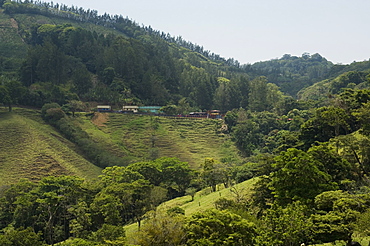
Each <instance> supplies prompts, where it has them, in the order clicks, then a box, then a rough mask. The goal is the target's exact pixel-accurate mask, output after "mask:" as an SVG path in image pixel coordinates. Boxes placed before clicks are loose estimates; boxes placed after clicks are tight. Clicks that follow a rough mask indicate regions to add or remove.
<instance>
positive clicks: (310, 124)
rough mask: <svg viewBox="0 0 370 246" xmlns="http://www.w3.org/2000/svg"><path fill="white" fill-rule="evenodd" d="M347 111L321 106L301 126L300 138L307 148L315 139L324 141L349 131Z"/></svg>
mask: <svg viewBox="0 0 370 246" xmlns="http://www.w3.org/2000/svg"><path fill="white" fill-rule="evenodd" d="M349 120H350V116H349V115H348V113H347V112H346V111H345V110H344V109H342V108H337V107H332V106H331V107H321V108H318V109H316V110H315V115H314V116H313V117H311V118H310V119H309V120H308V121H306V122H305V123H304V124H303V125H302V126H301V135H300V139H301V140H302V141H303V142H304V143H305V148H309V147H310V146H311V145H312V144H313V143H314V142H315V141H319V142H326V141H328V140H329V139H330V138H333V137H336V136H339V135H344V134H348V133H350V132H351V129H350V124H349Z"/></svg>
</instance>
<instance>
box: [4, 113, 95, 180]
mask: <svg viewBox="0 0 370 246" xmlns="http://www.w3.org/2000/svg"><path fill="white" fill-rule="evenodd" d="M32 118H34V119H32ZM35 119H38V120H39V121H37V120H35ZM0 138H1V141H0V186H2V185H9V184H12V183H15V182H17V181H18V180H19V179H20V178H28V179H30V180H34V181H36V180H39V179H41V178H42V177H45V176H49V175H56V176H57V175H77V176H79V177H83V178H86V179H90V180H91V179H95V178H97V176H98V175H100V173H101V169H100V168H98V167H96V166H94V165H93V164H91V163H90V162H88V161H87V160H86V159H84V158H83V157H82V156H81V155H80V154H79V153H77V152H76V151H75V150H76V149H78V148H77V147H76V146H75V145H74V144H73V143H71V142H70V141H68V140H66V139H65V138H63V136H61V135H60V134H59V133H58V132H57V131H56V130H55V129H54V128H53V127H51V126H49V125H47V124H45V123H42V120H41V118H40V116H39V115H38V113H37V111H32V110H27V109H17V108H15V109H14V112H11V113H9V112H6V111H5V110H2V109H0Z"/></svg>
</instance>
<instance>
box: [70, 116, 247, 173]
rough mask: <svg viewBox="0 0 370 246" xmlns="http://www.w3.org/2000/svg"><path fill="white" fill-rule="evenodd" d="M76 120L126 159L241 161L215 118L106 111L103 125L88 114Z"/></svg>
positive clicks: (195, 164)
mask: <svg viewBox="0 0 370 246" xmlns="http://www.w3.org/2000/svg"><path fill="white" fill-rule="evenodd" d="M76 121H78V122H79V124H80V126H81V127H82V128H83V129H84V130H85V131H86V132H88V133H89V134H90V136H91V137H92V138H93V139H95V141H97V142H99V143H103V144H104V146H106V148H107V149H108V150H110V151H112V152H114V153H115V154H116V155H119V156H121V157H124V158H126V159H127V161H128V163H130V162H135V161H143V160H151V159H155V158H158V157H163V156H167V157H177V158H179V159H180V160H181V161H186V162H188V163H189V165H190V166H191V167H193V168H195V169H197V168H199V166H200V165H201V164H202V163H203V162H204V159H205V158H208V157H210V158H214V159H216V160H218V161H225V162H226V161H227V162H233V163H237V162H241V158H240V156H238V154H237V153H238V150H237V149H236V147H235V146H234V145H233V144H232V143H231V140H230V139H229V137H228V136H227V135H225V134H223V133H220V132H219V129H220V127H221V124H222V122H220V121H219V120H210V119H189V118H171V119H170V118H165V117H157V116H148V115H133V114H108V121H107V122H106V123H105V124H104V126H97V125H94V124H93V123H92V121H91V116H84V115H82V114H81V115H80V116H79V117H78V118H77V119H76Z"/></svg>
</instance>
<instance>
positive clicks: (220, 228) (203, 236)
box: [185, 209, 256, 245]
mask: <svg viewBox="0 0 370 246" xmlns="http://www.w3.org/2000/svg"><path fill="white" fill-rule="evenodd" d="M185 229H186V231H187V232H188V240H187V245H254V241H255V235H256V231H255V226H254V224H253V223H252V222H249V221H247V220H245V219H243V218H241V217H240V216H239V215H236V214H233V213H231V212H228V211H218V210H215V209H210V210H206V211H204V212H202V213H196V214H193V215H192V216H191V218H190V219H189V220H188V222H187V224H186V226H185Z"/></svg>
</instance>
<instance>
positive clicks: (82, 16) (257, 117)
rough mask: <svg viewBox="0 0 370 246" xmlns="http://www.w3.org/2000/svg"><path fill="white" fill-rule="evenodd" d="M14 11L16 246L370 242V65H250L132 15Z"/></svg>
mask: <svg viewBox="0 0 370 246" xmlns="http://www.w3.org/2000/svg"><path fill="white" fill-rule="evenodd" d="M0 6H1V8H0V27H1V28H0V32H1V35H0V104H1V106H2V108H1V112H0V117H1V118H0V134H1V139H2V141H1V143H0V147H1V150H2V152H1V154H0V157H1V158H0V165H1V167H0V171H1V174H0V177H2V182H3V183H2V185H3V186H2V187H1V188H0V244H1V245H56V244H59V245H148V246H149V245H150V246H151V245H233V246H234V245H284V246H285V245H287V246H288V245H300V244H301V243H305V244H306V245H315V244H323V243H332V244H335V245H348V244H350V243H351V242H353V241H354V240H357V241H360V242H361V244H362V245H367V244H369V236H370V232H369V227H370V224H369V221H370V219H369V218H370V193H369V189H370V186H369V182H370V180H369V174H370V147H369V146H370V145H369V143H370V124H369V119H370V89H369V78H370V77H369V72H370V70H369V69H370V62H369V61H364V62H354V63H352V64H349V65H339V64H333V63H332V62H330V61H328V60H327V59H325V58H324V57H322V56H321V55H319V54H313V55H310V54H307V53H304V54H303V55H302V56H301V57H296V56H291V55H289V54H285V55H283V56H282V58H279V59H273V60H270V61H265V62H258V63H255V64H246V65H242V64H240V63H239V62H238V61H236V60H234V59H227V60H226V59H224V58H222V57H221V56H220V55H216V54H214V53H212V52H210V51H207V50H205V49H204V48H203V47H201V46H199V45H194V44H192V43H191V42H189V41H185V40H183V39H182V38H181V37H176V38H175V37H172V36H171V35H170V34H165V33H163V32H160V31H157V30H153V29H152V28H151V27H150V26H149V27H142V26H140V25H138V24H137V23H136V22H134V21H132V20H130V19H128V18H124V17H122V16H118V15H115V16H111V15H109V14H104V15H98V14H97V11H95V10H90V9H88V10H84V9H82V8H77V7H68V6H65V5H63V4H54V3H45V2H40V1H28V0H27V1H7V0H0ZM338 52H340V51H338ZM369 56H370V55H369ZM103 104H104V105H110V106H112V108H113V112H110V113H100V112H96V106H97V105H103ZM123 105H136V106H143V105H155V106H161V110H160V111H161V113H158V114H154V113H148V112H137V113H127V112H126V113H123V112H122V111H120V110H121V109H122V106H123ZM26 108H27V109H26ZM211 109H217V110H219V111H220V112H221V113H220V115H218V119H209V118H206V117H203V118H202V117H198V118H193V117H190V116H197V115H196V114H194V113H193V114H190V112H200V111H202V113H205V114H207V111H209V110H211ZM199 114H200V113H198V116H199ZM100 171H101V173H100ZM18 178H28V180H27V179H22V180H18ZM243 182H244V183H243ZM241 183H243V184H247V185H237V184H241ZM243 189H245V190H243ZM224 190H227V192H228V193H226V192H224ZM225 194H227V195H225ZM201 198H202V199H201ZM171 199H174V200H171ZM170 200H171V201H170ZM160 204H162V205H161V206H159V205H160ZM188 207H191V208H192V211H191V212H187V211H189V210H186V209H185V210H184V208H188ZM194 210H197V211H194ZM187 213H189V214H187ZM133 223H135V224H137V227H138V228H140V230H139V231H137V230H135V231H132V230H131V229H129V228H128V226H129V225H130V224H133ZM125 230H131V231H129V233H126V231H125Z"/></svg>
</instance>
